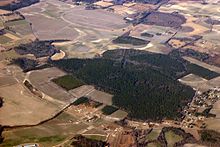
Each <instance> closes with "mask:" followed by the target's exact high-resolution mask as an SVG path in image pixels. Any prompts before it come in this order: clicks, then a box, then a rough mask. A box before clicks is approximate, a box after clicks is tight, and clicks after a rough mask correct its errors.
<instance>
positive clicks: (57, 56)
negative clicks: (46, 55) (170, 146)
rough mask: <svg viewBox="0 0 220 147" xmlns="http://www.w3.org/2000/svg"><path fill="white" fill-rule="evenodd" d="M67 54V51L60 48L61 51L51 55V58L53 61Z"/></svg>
mask: <svg viewBox="0 0 220 147" xmlns="http://www.w3.org/2000/svg"><path fill="white" fill-rule="evenodd" d="M65 55H66V54H65V52H64V51H62V50H60V52H59V53H56V54H54V55H53V56H52V57H51V60H53V61H57V60H61V59H63V58H64V57H65Z"/></svg>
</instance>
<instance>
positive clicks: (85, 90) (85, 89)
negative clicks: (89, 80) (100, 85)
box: [69, 85, 95, 97]
mask: <svg viewBox="0 0 220 147" xmlns="http://www.w3.org/2000/svg"><path fill="white" fill-rule="evenodd" d="M94 90H95V88H94V86H90V85H83V86H80V87H78V88H75V89H72V90H70V91H69V93H71V94H72V95H74V96H75V97H83V96H86V95H87V94H89V93H90V92H92V91H94Z"/></svg>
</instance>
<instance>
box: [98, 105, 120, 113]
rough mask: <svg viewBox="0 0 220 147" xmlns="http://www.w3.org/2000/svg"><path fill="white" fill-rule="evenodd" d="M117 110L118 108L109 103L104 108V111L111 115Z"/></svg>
mask: <svg viewBox="0 0 220 147" xmlns="http://www.w3.org/2000/svg"><path fill="white" fill-rule="evenodd" d="M117 110H118V108H116V107H113V106H109V105H107V106H105V107H104V108H102V113H103V114H105V115H111V114H112V113H114V112H115V111H117Z"/></svg>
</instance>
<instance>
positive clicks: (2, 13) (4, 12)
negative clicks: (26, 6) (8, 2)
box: [0, 2, 11, 15]
mask: <svg viewBox="0 0 220 147" xmlns="http://www.w3.org/2000/svg"><path fill="white" fill-rule="evenodd" d="M0 5H1V2H0ZM8 13H11V11H7V10H2V9H0V15H4V14H8Z"/></svg>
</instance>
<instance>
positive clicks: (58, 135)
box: [1, 112, 88, 147]
mask: <svg viewBox="0 0 220 147" xmlns="http://www.w3.org/2000/svg"><path fill="white" fill-rule="evenodd" d="M77 122H78V120H77V119H76V118H75V117H73V116H71V115H69V114H67V113H65V112H64V113H61V114H60V115H59V116H57V117H56V118H54V119H53V120H50V121H48V122H45V123H44V124H41V125H38V126H33V127H22V128H16V129H12V130H10V129H9V130H6V131H4V132H3V136H4V138H5V140H4V142H3V144H1V146H2V147H8V146H14V145H18V144H23V143H30V142H37V143H39V144H40V145H42V146H45V147H50V146H53V145H57V144H59V143H61V142H63V141H64V140H65V139H66V138H68V136H73V135H74V134H77V132H78V131H81V130H83V129H86V128H87V127H88V126H87V125H86V124H84V123H77ZM54 128H56V129H54Z"/></svg>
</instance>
